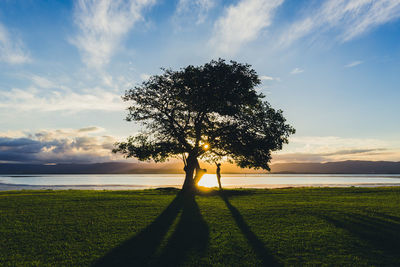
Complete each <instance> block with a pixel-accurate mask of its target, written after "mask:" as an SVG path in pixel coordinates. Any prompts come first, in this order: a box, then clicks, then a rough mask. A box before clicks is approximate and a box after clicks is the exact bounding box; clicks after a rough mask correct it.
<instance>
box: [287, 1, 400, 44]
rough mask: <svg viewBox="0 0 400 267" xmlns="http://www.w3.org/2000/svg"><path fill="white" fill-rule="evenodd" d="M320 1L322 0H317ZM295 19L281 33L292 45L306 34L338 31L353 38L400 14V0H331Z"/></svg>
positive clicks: (345, 37) (340, 37) (344, 38)
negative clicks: (305, 15)
mask: <svg viewBox="0 0 400 267" xmlns="http://www.w3.org/2000/svg"><path fill="white" fill-rule="evenodd" d="M317 3H320V2H318V1H317ZM307 13H308V14H311V15H309V16H307V17H304V18H302V19H300V20H298V21H295V22H294V23H293V24H292V25H291V26H290V27H289V28H288V29H287V30H286V31H285V32H284V34H283V35H282V36H281V40H280V45H290V44H291V43H292V42H294V41H296V40H297V39H300V38H302V37H304V36H306V35H310V34H314V33H322V32H326V31H329V30H335V34H338V37H337V38H338V40H339V41H341V42H346V41H349V40H352V39H354V38H356V37H358V36H360V35H362V34H364V33H366V32H368V31H370V30H372V29H374V28H375V27H377V26H379V25H382V24H385V23H388V22H390V21H393V20H396V19H398V18H399V17H400V1H399V0H380V1H374V0H350V1H348V0H328V1H325V2H324V3H323V4H322V6H321V7H320V8H318V7H317V9H316V11H314V12H313V11H309V12H307Z"/></svg>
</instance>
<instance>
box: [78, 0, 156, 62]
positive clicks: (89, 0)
mask: <svg viewBox="0 0 400 267" xmlns="http://www.w3.org/2000/svg"><path fill="white" fill-rule="evenodd" d="M154 2H155V1H154V0H115V1H113V0H78V1H77V3H76V5H75V12H74V17H75V24H76V25H77V26H78V28H79V34H78V35H77V36H76V37H74V38H72V40H71V42H72V43H73V44H74V45H75V46H76V47H77V48H78V49H79V50H80V51H81V54H82V57H83V61H84V62H85V64H87V65H88V66H90V67H95V68H101V67H102V66H103V65H105V64H107V63H108V62H109V61H110V58H111V56H112V55H113V54H114V52H115V50H116V49H117V48H118V46H119V45H120V42H121V40H122V38H123V37H124V36H125V35H126V34H127V33H128V32H129V31H130V30H131V29H132V27H133V26H134V25H135V23H137V22H138V21H140V20H142V19H143V16H142V12H143V11H144V9H145V8H146V7H150V6H151V5H153V3H154Z"/></svg>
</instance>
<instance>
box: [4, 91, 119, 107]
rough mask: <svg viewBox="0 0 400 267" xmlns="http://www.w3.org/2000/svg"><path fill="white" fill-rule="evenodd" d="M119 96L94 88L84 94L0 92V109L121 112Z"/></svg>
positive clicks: (68, 92) (66, 92)
mask: <svg viewBox="0 0 400 267" xmlns="http://www.w3.org/2000/svg"><path fill="white" fill-rule="evenodd" d="M124 107H125V106H124V103H123V102H122V100H121V96H120V95H119V94H116V93H112V92H109V91H105V90H103V89H101V88H94V89H92V90H90V91H86V92H80V93H77V92H73V91H71V90H68V91H65V90H52V91H43V90H38V89H37V88H29V89H24V90H22V89H16V88H15V89H12V90H10V91H0V109H7V110H19V111H41V112H51V111H68V112H80V111H84V110H102V111H121V110H123V109H124Z"/></svg>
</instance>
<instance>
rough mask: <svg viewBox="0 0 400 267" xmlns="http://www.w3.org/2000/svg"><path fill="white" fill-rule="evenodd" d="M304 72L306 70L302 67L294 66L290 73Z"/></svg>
mask: <svg viewBox="0 0 400 267" xmlns="http://www.w3.org/2000/svg"><path fill="white" fill-rule="evenodd" d="M302 72H304V70H303V69H301V68H294V69H293V70H292V71H291V72H290V74H299V73H302Z"/></svg>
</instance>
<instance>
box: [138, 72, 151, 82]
mask: <svg viewBox="0 0 400 267" xmlns="http://www.w3.org/2000/svg"><path fill="white" fill-rule="evenodd" d="M150 77H151V75H150V74H147V73H142V74H140V79H142V80H143V81H146V80H148V79H149V78H150Z"/></svg>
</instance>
